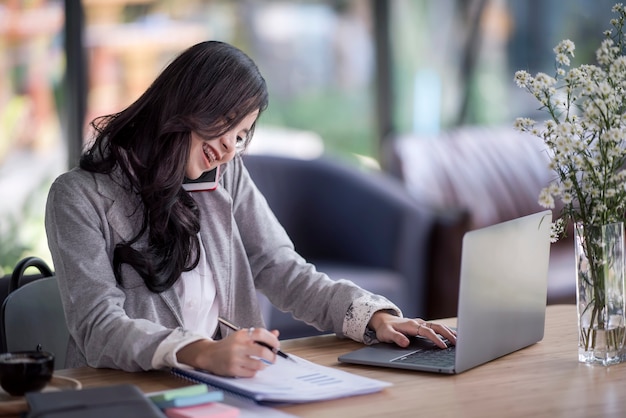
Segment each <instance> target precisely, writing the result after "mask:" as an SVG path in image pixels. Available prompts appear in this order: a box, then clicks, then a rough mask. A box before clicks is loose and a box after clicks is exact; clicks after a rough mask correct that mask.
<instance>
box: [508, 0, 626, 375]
mask: <svg viewBox="0 0 626 418" xmlns="http://www.w3.org/2000/svg"><path fill="white" fill-rule="evenodd" d="M612 10H613V12H614V13H615V14H616V15H617V16H616V17H615V18H613V19H611V25H612V27H613V28H612V29H610V30H607V31H605V32H604V36H605V38H604V40H603V41H602V42H601V44H600V47H599V48H598V49H597V51H596V59H597V65H581V66H579V67H577V68H570V63H571V62H570V59H571V58H573V57H574V50H575V45H574V43H573V42H572V41H570V40H564V41H561V42H560V43H559V44H558V45H557V46H556V47H555V48H554V52H555V55H556V65H555V67H556V72H555V74H554V75H553V76H550V75H548V74H545V73H541V72H540V73H538V74H536V75H535V76H534V77H533V76H531V75H530V74H529V73H528V72H526V71H517V72H516V73H515V82H516V84H517V85H518V86H519V87H521V88H524V89H526V90H527V91H528V92H530V93H531V94H532V95H533V96H534V97H535V98H536V99H537V100H538V101H539V103H540V104H541V107H540V109H542V110H545V111H546V112H547V114H548V115H549V119H548V120H546V121H545V122H543V123H541V124H539V123H537V122H535V121H534V120H531V119H529V118H518V119H517V120H516V122H515V125H516V127H517V128H518V129H519V130H521V131H523V132H529V133H531V134H533V135H535V136H538V137H540V138H542V139H543V141H544V143H545V144H546V146H547V152H548V153H549V154H550V160H551V161H550V168H551V169H552V170H553V171H554V172H555V173H556V176H555V179H554V181H552V183H551V184H549V185H548V186H547V187H545V188H544V189H543V190H542V191H541V193H540V195H539V203H540V204H541V205H542V206H544V207H546V208H554V207H555V202H557V201H560V204H562V210H561V216H560V217H559V218H558V219H556V221H555V222H554V223H553V225H552V231H553V240H557V239H558V238H559V237H561V236H562V235H563V234H564V231H565V230H566V229H565V226H566V225H568V224H570V223H572V224H573V226H574V238H575V239H574V241H575V245H576V273H577V290H578V291H577V304H578V320H579V321H578V325H579V360H580V361H581V362H585V363H599V364H603V365H608V364H613V363H617V362H620V361H622V359H623V357H624V337H625V316H624V225H623V220H624V213H625V209H626V170H625V168H626V167H625V163H626V113H625V112H626V57H625V56H624V52H625V48H626V37H625V34H624V23H625V21H626V9H625V8H624V6H623V5H622V4H621V3H620V4H616V5H615V6H614V7H613V9H612Z"/></svg>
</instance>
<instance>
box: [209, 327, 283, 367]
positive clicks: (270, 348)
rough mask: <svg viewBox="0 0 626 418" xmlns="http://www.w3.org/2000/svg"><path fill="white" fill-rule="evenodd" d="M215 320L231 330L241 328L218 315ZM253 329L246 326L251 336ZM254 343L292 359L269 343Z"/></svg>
mask: <svg viewBox="0 0 626 418" xmlns="http://www.w3.org/2000/svg"><path fill="white" fill-rule="evenodd" d="M217 320H218V321H219V322H220V324H222V325H224V326H226V327H228V328H230V329H232V330H233V331H240V330H241V329H242V328H241V327H239V326H237V325H235V324H233V323H232V322H230V321H228V320H226V319H224V318H221V317H219V318H217ZM253 331H254V328H248V334H249V335H250V336H252V332H253ZM255 343H257V344H259V345H262V346H263V347H265V348H267V349H269V350H270V351H272V352H273V353H274V354H276V355H277V356H280V357H282V358H284V359H287V360H291V361H294V360H293V359H292V358H291V357H289V355H287V354H286V353H284V352H283V351H281V350H279V349H277V348H275V347H272V346H270V345H269V344H267V343H266V342H264V341H255Z"/></svg>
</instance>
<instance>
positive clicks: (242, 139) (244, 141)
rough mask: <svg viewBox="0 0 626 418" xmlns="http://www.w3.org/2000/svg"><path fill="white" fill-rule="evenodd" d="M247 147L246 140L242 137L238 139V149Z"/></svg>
mask: <svg viewBox="0 0 626 418" xmlns="http://www.w3.org/2000/svg"><path fill="white" fill-rule="evenodd" d="M245 145H246V140H245V139H244V138H242V137H240V136H238V137H237V143H236V146H237V148H243V147H244V146H245Z"/></svg>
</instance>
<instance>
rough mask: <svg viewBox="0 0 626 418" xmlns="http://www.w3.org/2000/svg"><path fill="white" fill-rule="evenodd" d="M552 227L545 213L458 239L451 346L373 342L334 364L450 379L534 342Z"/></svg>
mask: <svg viewBox="0 0 626 418" xmlns="http://www.w3.org/2000/svg"><path fill="white" fill-rule="evenodd" d="M551 221H552V213H551V211H549V210H546V211H543V212H539V213H535V214H532V215H528V216H524V217H521V218H517V219H514V220H511V221H507V222H503V223H500V224H496V225H492V226H488V227H486V228H482V229H477V230H473V231H470V232H467V233H466V234H465V236H464V237H463V249H462V256H461V278H460V288H459V304H458V311H457V318H458V319H457V326H456V329H457V344H456V346H450V347H449V348H447V349H440V348H438V347H436V346H435V345H434V344H433V343H431V342H430V341H428V340H426V339H424V338H421V337H415V338H413V339H412V340H413V341H412V343H411V345H410V346H409V347H407V348H401V347H398V346H396V345H395V344H387V343H380V344H375V345H372V346H367V347H364V348H361V349H358V350H356V351H352V352H350V353H347V354H344V355H342V356H340V357H339V361H341V362H345V363H355V364H365V365H372V366H383V367H393V368H400V369H408V370H419V371H427V372H437V373H445V374H456V373H461V372H464V371H466V370H468V369H471V368H473V367H476V366H478V365H481V364H483V363H486V362H488V361H491V360H493V359H496V358H498V357H501V356H504V355H506V354H509V353H511V352H513V351H516V350H519V349H521V348H524V347H527V346H529V345H532V344H534V343H536V342H538V341H541V340H542V339H543V332H544V325H545V313H546V297H547V288H548V283H547V281H548V263H549V256H550V224H551Z"/></svg>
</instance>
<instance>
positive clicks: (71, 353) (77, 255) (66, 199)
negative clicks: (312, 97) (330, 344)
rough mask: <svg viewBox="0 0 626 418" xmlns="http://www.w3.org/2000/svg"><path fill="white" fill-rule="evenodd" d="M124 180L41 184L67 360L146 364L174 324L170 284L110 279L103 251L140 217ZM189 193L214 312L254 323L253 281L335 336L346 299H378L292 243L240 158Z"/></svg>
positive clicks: (78, 174)
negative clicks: (210, 186)
mask: <svg viewBox="0 0 626 418" xmlns="http://www.w3.org/2000/svg"><path fill="white" fill-rule="evenodd" d="M125 184H126V183H125V182H124V180H122V179H121V178H120V177H119V176H116V175H113V176H108V175H102V174H94V173H90V172H87V171H84V170H81V169H74V170H72V171H70V172H68V173H65V174H63V175H61V176H59V178H58V179H57V180H56V181H55V182H54V184H53V185H52V187H51V189H50V193H49V196H48V203H47V207H46V232H47V235H48V245H49V248H50V251H51V254H52V259H53V263H54V268H55V273H56V275H57V278H58V282H59V287H60V292H61V296H62V299H63V305H64V309H65V316H66V319H67V324H68V327H69V330H70V335H71V337H70V343H69V347H68V353H67V366H68V367H79V366H84V365H89V366H92V367H108V368H117V369H123V370H128V371H137V370H149V369H150V368H151V361H152V357H153V354H154V352H155V350H156V348H157V347H158V345H159V344H160V343H161V342H162V341H163V340H164V339H165V338H166V337H168V336H169V335H170V334H172V335H175V334H173V330H174V329H178V331H179V334H180V331H181V329H183V330H184V324H183V321H182V316H181V306H180V301H179V300H178V299H177V297H176V294H175V291H174V289H173V288H170V289H169V290H167V291H165V292H163V293H161V294H156V293H152V292H150V291H149V290H148V289H147V288H146V286H145V285H144V283H143V280H142V279H141V277H140V276H139V275H138V274H137V273H136V272H135V271H134V270H133V269H132V268H130V267H128V266H126V265H125V266H124V267H123V278H124V283H123V286H119V285H118V284H117V283H116V281H115V277H114V275H113V270H112V260H113V250H114V248H115V246H116V244H118V243H120V242H122V241H125V240H129V239H131V238H132V237H133V236H134V235H135V234H136V232H137V231H138V228H139V227H140V226H141V218H142V210H141V208H140V201H139V199H138V197H137V195H136V194H135V193H133V192H131V191H129V190H128V187H126V186H125ZM193 196H194V198H195V199H196V201H197V202H198V206H199V208H200V213H201V215H200V216H201V224H202V226H201V231H200V236H201V239H202V242H203V244H204V247H205V249H206V252H207V258H208V262H209V265H210V267H211V269H212V271H213V275H214V279H215V284H216V288H217V300H218V302H219V314H220V315H221V316H224V317H226V318H230V319H231V320H232V321H233V322H234V323H237V324H241V325H242V326H255V327H262V326H264V323H263V318H262V316H261V313H260V311H259V307H258V303H257V295H256V291H257V290H258V291H260V292H261V293H263V294H265V295H266V296H267V297H268V298H269V299H270V301H271V302H272V303H273V304H274V305H275V306H277V307H278V308H279V309H281V310H284V311H289V312H292V313H293V315H294V316H295V317H296V318H298V319H300V320H303V321H305V322H307V323H309V324H312V325H314V326H315V327H317V328H318V329H322V330H328V331H332V332H335V333H337V334H338V335H339V336H340V337H342V336H343V334H342V324H343V322H344V318H345V316H346V313H347V312H348V309H349V308H350V305H351V303H352V301H354V300H355V299H357V298H361V297H364V296H365V297H367V296H368V295H369V296H372V297H373V298H374V299H378V298H377V297H374V296H373V295H371V294H370V293H369V292H367V291H365V290H363V289H361V288H359V287H357V286H356V285H354V284H353V283H352V282H349V281H345V280H336V281H335V280H331V279H330V278H328V277H327V276H326V275H325V274H323V273H320V272H317V271H316V270H315V268H314V266H312V265H311V264H308V263H307V262H306V261H305V260H304V259H303V258H302V257H300V256H299V255H298V254H297V253H296V252H295V250H294V247H293V244H292V242H291V241H290V239H289V237H288V236H287V234H286V233H285V231H284V229H283V228H282V227H281V226H280V224H279V223H278V221H277V220H276V218H275V216H274V215H273V213H272V212H271V210H270V208H269V206H268V204H267V202H266V200H265V199H264V198H263V196H262V195H261V194H260V192H259V191H258V189H257V188H256V186H255V185H254V183H253V181H252V180H251V178H250V176H249V174H248V172H247V170H246V169H245V167H244V165H243V163H242V159H241V158H239V157H236V158H234V159H233V160H232V161H231V162H229V163H227V164H225V165H223V166H222V175H221V178H220V181H219V187H218V188H217V189H216V190H215V191H212V192H199V193H194V194H193ZM145 244H146V241H145V240H143V241H141V240H140V241H139V242H138V243H137V245H138V246H139V248H141V246H145ZM381 299H382V298H381ZM381 302H383V303H386V304H389V302H388V301H386V300H384V299H383V300H381ZM220 331H221V333H222V335H227V334H228V333H229V330H227V329H225V328H223V327H222V328H221V329H220ZM364 331H365V330H364Z"/></svg>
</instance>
